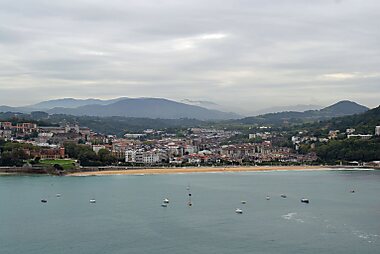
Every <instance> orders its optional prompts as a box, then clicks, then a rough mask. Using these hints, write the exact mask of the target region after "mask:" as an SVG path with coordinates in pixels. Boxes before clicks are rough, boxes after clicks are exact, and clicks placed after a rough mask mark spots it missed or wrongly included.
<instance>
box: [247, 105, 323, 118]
mask: <svg viewBox="0 0 380 254" xmlns="http://www.w3.org/2000/svg"><path fill="white" fill-rule="evenodd" d="M321 108H323V107H322V106H320V105H313V104H308V105H304V104H297V105H290V106H276V107H270V108H264V109H260V110H257V111H255V112H253V113H252V115H254V116H257V115H263V114H269V113H278V112H288V111H295V112H304V111H307V110H318V109H321Z"/></svg>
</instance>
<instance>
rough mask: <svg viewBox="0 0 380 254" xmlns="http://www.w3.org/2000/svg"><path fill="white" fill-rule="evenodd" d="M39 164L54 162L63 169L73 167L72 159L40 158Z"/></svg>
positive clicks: (52, 164)
mask: <svg viewBox="0 0 380 254" xmlns="http://www.w3.org/2000/svg"><path fill="white" fill-rule="evenodd" d="M40 164H42V165H49V166H54V165H55V164H58V165H60V166H62V168H63V169H65V170H67V169H73V168H74V167H75V166H74V164H75V161H74V160H40Z"/></svg>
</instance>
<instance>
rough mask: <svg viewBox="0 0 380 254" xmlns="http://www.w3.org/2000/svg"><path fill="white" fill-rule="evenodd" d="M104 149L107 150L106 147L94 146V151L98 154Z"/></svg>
mask: <svg viewBox="0 0 380 254" xmlns="http://www.w3.org/2000/svg"><path fill="white" fill-rule="evenodd" d="M102 149H106V147H105V146H104V145H93V146H92V150H93V151H94V152H95V153H96V154H98V153H99V151H100V150H102Z"/></svg>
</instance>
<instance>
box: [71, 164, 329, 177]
mask: <svg viewBox="0 0 380 254" xmlns="http://www.w3.org/2000/svg"><path fill="white" fill-rule="evenodd" d="M326 169H327V167H322V166H249V167H186V168H144V169H126V170H104V171H89V172H76V173H72V174H69V175H70V176H91V175H142V174H144V175H154V174H181V173H182V174H183V173H213V172H215V173H218V172H219V173H220V172H254V171H274V170H326Z"/></svg>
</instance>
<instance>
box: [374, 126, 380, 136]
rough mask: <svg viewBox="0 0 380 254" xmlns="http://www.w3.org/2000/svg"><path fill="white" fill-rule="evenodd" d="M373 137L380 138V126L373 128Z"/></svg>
mask: <svg viewBox="0 0 380 254" xmlns="http://www.w3.org/2000/svg"><path fill="white" fill-rule="evenodd" d="M375 135H376V136H380V126H376V127H375Z"/></svg>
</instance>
